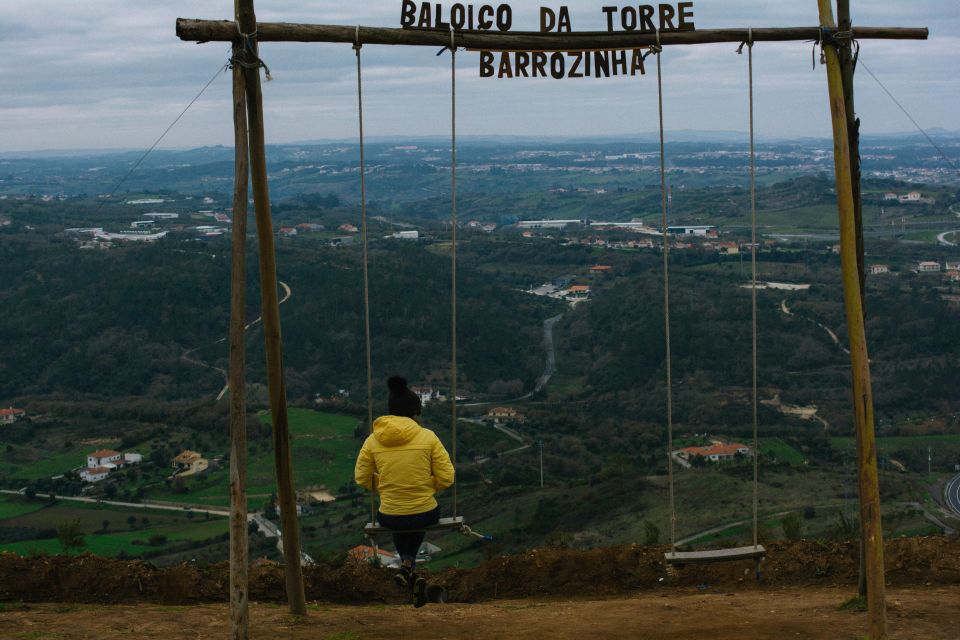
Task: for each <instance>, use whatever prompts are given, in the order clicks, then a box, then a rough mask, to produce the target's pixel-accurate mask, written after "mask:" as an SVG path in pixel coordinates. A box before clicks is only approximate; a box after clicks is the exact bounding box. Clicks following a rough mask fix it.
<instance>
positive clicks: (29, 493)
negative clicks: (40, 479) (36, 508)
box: [23, 484, 37, 502]
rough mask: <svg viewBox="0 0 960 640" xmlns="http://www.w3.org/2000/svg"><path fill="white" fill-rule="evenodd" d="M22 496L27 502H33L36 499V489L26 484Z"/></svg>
mask: <svg viewBox="0 0 960 640" xmlns="http://www.w3.org/2000/svg"><path fill="white" fill-rule="evenodd" d="M23 495H24V496H26V497H27V502H33V499H34V498H36V497H37V488H36V487H34V486H33V485H32V484H28V485H27V488H26V489H25V490H24V492H23Z"/></svg>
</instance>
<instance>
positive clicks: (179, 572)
mask: <svg viewBox="0 0 960 640" xmlns="http://www.w3.org/2000/svg"><path fill="white" fill-rule="evenodd" d="M767 549H768V556H767V559H766V560H765V561H764V563H763V564H762V566H761V580H760V583H761V584H762V585H764V586H771V587H788V586H801V587H802V586H824V587H829V586H833V585H847V584H853V583H854V582H855V581H856V578H857V553H858V551H857V545H856V544H855V543H830V544H824V543H818V542H812V541H803V542H798V543H794V544H785V543H774V544H771V545H768V546H767ZM664 550H665V549H664V547H642V546H638V545H627V546H619V547H605V548H598V549H590V550H577V549H569V548H562V547H561V548H546V549H536V550H531V551H527V552H525V553H521V554H518V555H513V556H502V557H498V558H494V559H492V560H490V561H488V562H486V563H484V564H482V565H480V566H478V567H476V568H473V569H448V570H445V571H441V572H439V573H436V574H434V575H432V576H431V581H432V582H436V583H439V584H443V585H444V586H446V587H447V588H448V590H449V593H450V601H451V602H478V601H485V600H494V599H518V598H529V597H568V596H574V597H578V596H584V595H589V596H591V597H596V596H603V595H617V594H625V593H631V592H636V591H643V590H649V589H654V588H658V587H698V586H699V587H703V586H705V585H709V586H711V587H713V588H724V589H727V590H731V589H735V588H737V587H738V586H747V587H752V586H753V585H754V580H753V571H754V566H753V563H752V562H751V561H745V562H730V563H725V564H714V565H689V566H686V567H682V568H680V569H672V568H668V567H667V565H666V564H665V563H664V561H663V552H664ZM885 557H886V566H887V581H888V583H889V584H891V585H893V586H911V585H956V584H960V540H958V539H956V538H943V537H927V538H900V539H897V540H892V541H889V542H888V543H887V545H886V556H885ZM388 573H389V572H388V571H387V570H384V569H378V568H375V567H371V566H369V565H366V564H354V563H347V564H344V565H343V566H340V567H333V568H331V567H321V566H315V567H307V568H306V569H305V572H304V577H305V581H306V590H307V597H308V598H309V599H310V600H312V601H320V602H333V603H342V604H350V603H368V602H371V601H375V602H377V601H378V602H385V603H396V604H399V603H402V602H404V598H405V596H404V594H403V593H402V592H399V590H397V589H396V587H395V586H394V585H393V582H392V580H390V578H389V575H387V574H388ZM228 584H229V568H228V566H227V565H226V564H225V563H221V564H217V565H211V566H206V567H201V566H195V565H189V564H187V565H178V566H174V567H167V568H164V569H159V568H157V567H154V566H153V565H151V564H149V563H146V562H140V561H133V562H130V561H120V560H110V559H106V558H99V557H95V556H91V555H82V556H42V557H34V558H23V557H20V556H17V555H14V554H10V553H3V554H0V601H6V602H76V603H136V602H150V603H159V604H165V605H173V604H188V603H200V602H222V601H224V600H225V599H226V598H227V587H228ZM283 594H284V581H283V568H282V567H281V566H279V565H277V564H275V563H269V562H257V563H255V564H254V565H253V566H252V567H251V572H250V598H251V599H252V600H254V601H261V602H276V601H280V600H282V599H283Z"/></svg>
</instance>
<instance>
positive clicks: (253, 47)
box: [234, 0, 307, 615]
mask: <svg viewBox="0 0 960 640" xmlns="http://www.w3.org/2000/svg"><path fill="white" fill-rule="evenodd" d="M237 5H238V24H239V28H240V31H241V32H242V33H243V34H249V35H248V36H247V37H245V38H243V42H242V43H241V44H242V46H243V47H244V54H243V57H244V59H243V63H242V66H243V76H244V81H245V85H246V97H247V122H248V130H249V135H248V143H249V146H250V175H251V179H252V182H253V202H254V208H255V210H256V222H257V242H258V246H259V251H260V300H261V307H262V313H263V335H264V341H265V343H266V344H265V346H266V352H267V385H268V387H269V390H270V417H271V419H272V422H273V455H274V463H275V465H276V471H277V498H278V506H279V508H280V522H281V531H282V541H283V558H284V565H285V574H286V586H287V604H288V606H289V608H290V612H291V613H293V614H294V615H306V613H307V605H306V597H305V594H304V587H303V569H302V567H301V554H300V527H299V523H298V521H297V496H296V489H295V487H294V483H293V463H292V460H291V455H290V426H289V421H288V416H287V391H286V383H285V381H284V372H283V340H282V339H281V335H280V304H279V298H278V295H277V264H276V253H275V248H274V242H273V221H272V217H271V215H270V192H269V188H268V185H267V160H266V150H265V144H264V132H263V95H262V93H261V91H260V59H259V57H258V53H257V43H256V40H255V39H254V36H255V33H256V16H255V14H254V9H253V0H237ZM236 28H237V25H234V29H235V30H236Z"/></svg>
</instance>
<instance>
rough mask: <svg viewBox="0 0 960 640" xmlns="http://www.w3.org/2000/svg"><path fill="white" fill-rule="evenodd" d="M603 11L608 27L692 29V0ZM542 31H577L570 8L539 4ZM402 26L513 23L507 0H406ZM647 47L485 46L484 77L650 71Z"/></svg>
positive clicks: (499, 27) (466, 27)
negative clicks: (496, 0) (469, 0)
mask: <svg viewBox="0 0 960 640" xmlns="http://www.w3.org/2000/svg"><path fill="white" fill-rule="evenodd" d="M600 12H601V16H602V20H603V23H604V25H605V26H606V30H607V31H608V32H610V33H617V32H620V33H624V32H640V33H654V32H657V31H693V30H695V29H696V26H695V25H694V22H693V18H694V15H693V2H677V3H673V4H670V3H661V4H640V5H625V6H615V5H614V6H604V7H600ZM538 18H539V23H540V24H539V27H540V29H539V31H540V33H574V29H573V18H572V16H571V14H570V8H569V7H568V6H566V5H562V6H559V7H544V6H542V7H540V10H539V16H538ZM400 26H401V27H403V28H404V29H451V28H452V29H453V30H455V31H499V32H509V31H511V30H512V29H513V27H514V12H513V8H512V7H511V6H510V5H508V4H503V3H501V4H482V5H475V4H464V3H460V2H457V3H453V4H443V3H439V2H414V0H402V5H401V8H400ZM643 54H644V51H642V50H640V49H633V50H627V49H621V50H612V51H563V52H545V51H504V52H493V51H481V52H480V77H481V78H494V77H496V78H554V79H557V80H559V79H562V78H610V77H614V76H637V75H641V76H642V75H644V74H646V69H645V68H644V63H643V60H644V55H643Z"/></svg>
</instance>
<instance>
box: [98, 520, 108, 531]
mask: <svg viewBox="0 0 960 640" xmlns="http://www.w3.org/2000/svg"><path fill="white" fill-rule="evenodd" d="M100 525H101V526H102V527H103V530H104V531H106V530H107V529H109V528H110V521H109V520H103V521H102V522H101V523H100Z"/></svg>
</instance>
